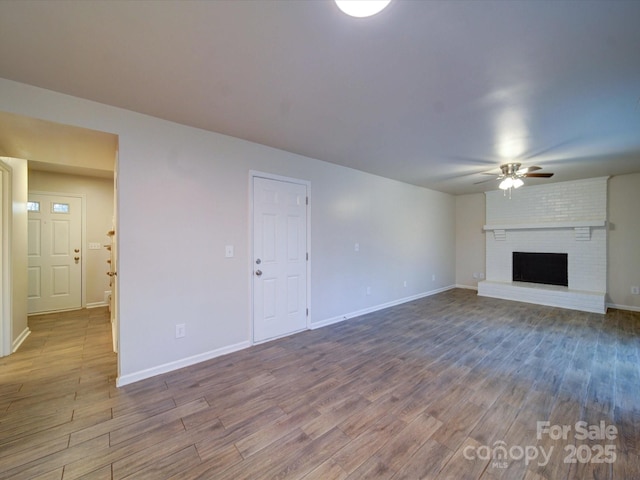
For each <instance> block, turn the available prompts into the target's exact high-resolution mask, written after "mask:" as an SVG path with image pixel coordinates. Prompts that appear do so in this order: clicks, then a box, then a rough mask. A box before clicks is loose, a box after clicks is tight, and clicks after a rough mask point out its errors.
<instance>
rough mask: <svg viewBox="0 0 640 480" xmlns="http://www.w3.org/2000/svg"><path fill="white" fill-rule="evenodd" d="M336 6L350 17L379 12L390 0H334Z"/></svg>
mask: <svg viewBox="0 0 640 480" xmlns="http://www.w3.org/2000/svg"><path fill="white" fill-rule="evenodd" d="M335 2H336V5H338V8H339V9H340V10H342V11H343V12H344V13H346V14H347V15H351V16H352V17H358V18H362V17H370V16H372V15H375V14H376V13H380V12H381V11H382V10H384V8H385V7H386V6H387V5H389V3H391V0H335Z"/></svg>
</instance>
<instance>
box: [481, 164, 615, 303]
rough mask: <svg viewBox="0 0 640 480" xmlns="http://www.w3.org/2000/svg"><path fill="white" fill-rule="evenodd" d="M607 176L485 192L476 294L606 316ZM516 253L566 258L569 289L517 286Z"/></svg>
mask: <svg viewBox="0 0 640 480" xmlns="http://www.w3.org/2000/svg"><path fill="white" fill-rule="evenodd" d="M607 179H608V177H601V178H594V179H588V180H576V181H571V182H561V183H552V184H547V185H536V186H530V187H522V188H519V189H517V190H514V191H513V192H512V194H511V198H509V195H508V194H507V195H506V196H505V195H504V194H503V192H502V191H492V192H487V193H486V225H485V227H484V230H485V232H486V237H487V238H486V272H487V273H486V280H485V281H483V282H479V283H478V295H481V296H488V297H497V298H504V299H507V300H517V301H522V302H529V303H536V304H541V305H551V306H557V307H563V308H570V309H575V310H584V311H589V312H597V313H604V312H605V311H606V304H605V295H606V291H607ZM513 252H530V253H559V254H566V255H567V274H568V282H567V283H568V285H567V286H561V285H545V284H539V283H528V282H514V281H513V277H512V275H513Z"/></svg>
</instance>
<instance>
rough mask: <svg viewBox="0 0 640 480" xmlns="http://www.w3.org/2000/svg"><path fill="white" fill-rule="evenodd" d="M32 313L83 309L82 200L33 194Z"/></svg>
mask: <svg viewBox="0 0 640 480" xmlns="http://www.w3.org/2000/svg"><path fill="white" fill-rule="evenodd" d="M28 210H29V232H28V239H29V240H28V241H29V245H28V257H29V269H28V271H29V294H28V303H29V305H28V311H29V313H30V314H31V313H42V312H52V311H58V310H73V309H78V308H81V307H82V255H81V254H82V199H81V198H78V197H67V196H60V195H44V194H31V193H30V194H29V205H28Z"/></svg>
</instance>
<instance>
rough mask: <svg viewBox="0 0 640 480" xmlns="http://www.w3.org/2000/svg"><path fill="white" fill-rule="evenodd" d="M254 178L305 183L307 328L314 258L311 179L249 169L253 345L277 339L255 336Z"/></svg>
mask: <svg viewBox="0 0 640 480" xmlns="http://www.w3.org/2000/svg"><path fill="white" fill-rule="evenodd" d="M254 178H264V179H267V180H276V181H280V182H287V183H293V184H296V185H304V186H305V187H306V189H307V198H308V199H309V201H308V203H307V224H306V230H307V232H306V235H307V245H306V247H307V253H308V254H309V260H307V279H306V280H307V281H306V284H307V305H306V308H307V310H308V312H309V313H308V315H307V316H306V319H307V322H306V330H309V329H310V328H311V259H312V258H313V257H312V255H311V181H309V180H302V179H300V178H293V177H286V176H283V175H277V174H273V173H267V172H261V171H258V170H249V188H248V190H249V197H248V198H249V208H248V211H249V229H248V230H249V241H248V242H247V243H248V252H247V254H248V255H247V258H248V259H249V261H248V262H247V263H248V272H247V278H248V282H249V342H250V343H251V345H257V344H259V343H265V342H270V341H271V340H275V339H274V338H272V339H269V340H265V341H260V342H256V341H255V340H254V336H253V327H254V325H253V322H254V316H253V312H254V310H253V308H254V305H253V251H254V244H253V241H254V231H253V214H254V211H253V200H254V198H253V180H254Z"/></svg>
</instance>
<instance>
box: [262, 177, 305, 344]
mask: <svg viewBox="0 0 640 480" xmlns="http://www.w3.org/2000/svg"><path fill="white" fill-rule="evenodd" d="M253 235H254V239H253V247H254V251H253V339H254V341H255V342H261V341H264V340H269V339H272V338H277V337H281V336H284V335H288V334H290V333H294V332H298V331H300V330H304V329H306V328H307V186H306V185H304V184H298V183H291V182H286V181H280V180H272V179H267V178H259V177H254V178H253Z"/></svg>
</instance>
